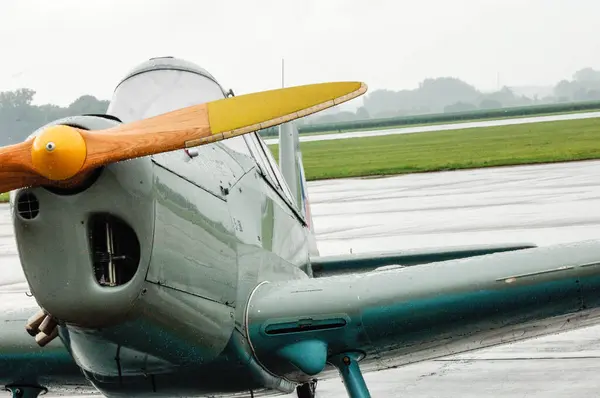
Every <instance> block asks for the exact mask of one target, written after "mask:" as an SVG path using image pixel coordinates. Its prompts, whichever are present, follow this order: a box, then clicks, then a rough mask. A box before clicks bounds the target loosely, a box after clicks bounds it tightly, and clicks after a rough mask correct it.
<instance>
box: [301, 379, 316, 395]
mask: <svg viewBox="0 0 600 398" xmlns="http://www.w3.org/2000/svg"><path fill="white" fill-rule="evenodd" d="M316 393H317V381H316V380H311V381H309V382H308V383H304V384H302V385H301V386H298V387H296V394H298V398H315V394H316Z"/></svg>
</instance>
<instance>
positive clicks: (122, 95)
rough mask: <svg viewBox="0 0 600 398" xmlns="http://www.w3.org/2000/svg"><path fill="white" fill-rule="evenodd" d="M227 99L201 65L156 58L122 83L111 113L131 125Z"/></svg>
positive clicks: (130, 73) (170, 58) (110, 110)
mask: <svg viewBox="0 0 600 398" xmlns="http://www.w3.org/2000/svg"><path fill="white" fill-rule="evenodd" d="M225 96H226V94H225V91H224V90H223V88H222V87H221V86H220V85H219V83H218V82H217V81H216V79H215V78H214V77H213V76H212V75H211V74H210V73H208V72H207V71H206V70H204V69H203V68H201V67H199V66H198V65H195V64H193V63H191V62H189V61H185V60H181V59H177V58H173V57H161V58H152V59H150V60H148V61H146V62H144V63H143V64H141V65H139V66H137V67H136V68H134V69H133V70H132V71H131V72H129V73H128V74H127V76H126V77H125V78H124V79H123V80H122V81H121V83H119V85H118V86H117V88H116V89H115V91H114V94H113V97H112V100H111V102H110V105H109V107H108V111H107V113H108V114H109V115H113V116H116V117H118V118H119V119H121V121H122V122H124V123H128V122H131V121H135V120H140V119H145V118H148V117H152V116H156V115H160V114H162V113H166V112H170V111H173V110H176V109H180V108H185V107H187V106H191V105H197V104H202V103H205V102H209V101H214V100H217V99H220V98H224V97H225Z"/></svg>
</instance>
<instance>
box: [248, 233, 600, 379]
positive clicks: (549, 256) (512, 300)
mask: <svg viewBox="0 0 600 398" xmlns="http://www.w3.org/2000/svg"><path fill="white" fill-rule="evenodd" d="M599 315H600V242H597V241H591V242H584V243H575V244H566V245H557V246H552V247H542V248H532V249H524V250H519V251H511V252H504V253H495V254H489V255H482V256H477V257H471V258H466V259H459V260H450V261H444V262H438V263H432V264H426V265H419V266H414V267H405V268H396V269H388V270H383V271H374V272H368V273H363V274H354V275H343V276H332V277H324V278H317V279H306V280H298V281H292V282H287V283H286V282H278V283H265V284H263V285H261V286H259V287H258V288H257V289H256V291H255V292H254V294H253V296H252V298H251V300H250V303H249V308H248V318H247V319H248V324H247V330H248V333H249V336H250V340H251V342H252V346H253V348H254V350H255V352H256V354H257V357H258V359H259V360H260V362H261V363H262V364H264V365H265V366H266V367H267V368H268V369H269V370H270V371H271V372H273V373H276V374H277V375H280V376H289V377H304V375H309V376H310V375H311V374H314V373H315V372H317V373H318V372H319V371H320V370H321V369H323V368H325V366H326V365H325V361H326V359H325V358H328V357H331V355H335V354H337V353H342V352H348V351H358V352H361V353H363V354H364V355H366V357H365V359H363V361H362V362H361V368H362V369H363V370H375V369H384V368H390V367H395V366H400V365H404V364H408V363H413V362H417V361H421V360H426V359H431V358H436V357H442V356H447V355H451V354H455V353H459V352H464V351H469V350H474V349H479V348H484V347H489V346H492V345H496V344H502V343H508V342H512V341H516V340H521V339H525V338H529V337H534V336H539V335H544V334H549V333H555V332H559V331H564V330H569V329H573V328H577V327H582V326H586V325H591V324H594V323H596V322H600V318H599ZM306 353H310V355H306ZM302 373H304V375H303V374H302ZM319 377H321V376H319Z"/></svg>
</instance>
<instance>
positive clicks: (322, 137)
mask: <svg viewBox="0 0 600 398" xmlns="http://www.w3.org/2000/svg"><path fill="white" fill-rule="evenodd" d="M593 117H600V112H585V113H570V114H564V115H548V116H534V117H520V118H511V119H499V120H482V121H475V122H465V123H450V124H434V125H430V126H413V127H401V128H393V129H386V130H369V131H354V132H348V133H332V134H314V135H300V141H301V142H308V141H327V140H341V139H345V138H359V137H377V136H381V135H394V134H413V133H426V132H432V131H443V130H458V129H471V128H476V127H492V126H509V125H513V124H527V123H540V122H556V121H559V120H575V119H588V118H593ZM265 142H266V143H267V144H268V145H271V144H277V143H278V142H279V138H270V139H266V140H265Z"/></svg>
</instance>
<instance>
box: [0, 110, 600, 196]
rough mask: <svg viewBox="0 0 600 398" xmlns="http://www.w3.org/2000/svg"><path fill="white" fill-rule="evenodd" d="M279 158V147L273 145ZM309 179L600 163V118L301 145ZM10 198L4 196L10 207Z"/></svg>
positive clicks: (273, 150) (271, 146)
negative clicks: (575, 161) (595, 161)
mask: <svg viewBox="0 0 600 398" xmlns="http://www.w3.org/2000/svg"><path fill="white" fill-rule="evenodd" d="M269 147H270V148H271V150H272V152H273V154H274V155H275V158H277V156H278V150H279V149H278V146H277V145H270V146H269ZM300 147H301V149H302V157H303V159H304V168H305V171H306V176H307V178H308V179H309V180H318V179H326V178H345V177H365V176H377V175H393V174H406V173H417V172H428V171H441V170H457V169H468V168H480V167H490V166H508V165H519V164H532V163H549V162H564V161H574V160H587V159H600V118H592V119H581V120H568V121H560V122H547V123H531V124H521V125H513V126H498V127H482V128H472V129H462V130H450V131H440V132H428V133H415V134H397V135H388V136H380V137H365V138H348V139H342V140H330V141H313V142H302V143H300ZM7 200H8V194H0V202H6V201H7Z"/></svg>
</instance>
